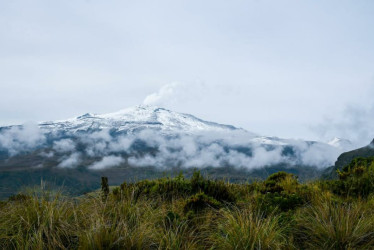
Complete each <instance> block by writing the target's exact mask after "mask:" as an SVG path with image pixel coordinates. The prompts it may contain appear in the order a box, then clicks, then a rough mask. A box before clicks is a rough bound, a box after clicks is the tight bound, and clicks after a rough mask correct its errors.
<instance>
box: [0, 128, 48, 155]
mask: <svg viewBox="0 0 374 250" xmlns="http://www.w3.org/2000/svg"><path fill="white" fill-rule="evenodd" d="M44 142H45V135H44V134H43V133H42V131H40V129H39V127H38V126H37V124H35V123H26V124H24V125H22V126H14V127H11V128H10V129H6V130H4V131H3V132H1V133H0V147H3V148H5V149H6V150H8V152H9V153H10V154H11V155H16V154H17V153H19V152H20V151H24V150H29V149H33V148H35V147H37V146H40V145H42V144H43V143H44Z"/></svg>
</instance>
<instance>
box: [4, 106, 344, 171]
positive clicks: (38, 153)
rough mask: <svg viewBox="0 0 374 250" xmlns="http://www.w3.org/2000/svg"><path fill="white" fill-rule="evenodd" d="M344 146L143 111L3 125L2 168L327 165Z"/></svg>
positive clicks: (167, 112) (154, 109)
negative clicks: (31, 161)
mask: <svg viewBox="0 0 374 250" xmlns="http://www.w3.org/2000/svg"><path fill="white" fill-rule="evenodd" d="M340 142H342V141H341V140H339V141H337V140H335V141H334V142H332V144H331V145H329V144H326V143H320V142H313V141H302V140H290V139H281V138H277V137H266V136H259V135H256V134H254V133H251V132H248V131H246V130H244V129H241V128H236V127H234V126H231V125H222V124H218V123H214V122H208V121H204V120H201V119H199V118H196V117H194V116H193V115H189V114H181V113H177V112H173V111H170V110H167V109H164V108H158V107H154V106H137V107H133V108H128V109H124V110H121V111H118V112H114V113H109V114H102V115H95V114H89V113H87V114H85V115H82V116H78V117H76V118H71V119H67V120H60V121H52V122H41V123H38V124H37V125H35V126H30V125H21V126H10V127H5V128H0V157H1V158H0V167H1V164H2V163H1V159H3V160H4V161H5V162H6V163H7V164H8V165H9V162H11V161H9V159H13V160H14V159H15V157H16V158H17V159H18V160H15V162H17V164H20V163H19V159H20V158H21V155H22V157H24V156H27V157H28V159H30V158H33V159H35V160H34V165H35V166H39V167H43V166H46V165H48V166H56V167H61V168H74V167H78V166H81V167H87V168H88V169H99V168H101V169H103V168H110V167H113V166H118V165H123V164H125V165H130V166H135V167H143V166H155V167H162V168H169V167H185V168H189V167H199V168H202V167H222V166H232V167H240V168H246V169H255V168H261V167H265V166H272V165H279V164H283V165H284V164H285V165H288V166H296V165H299V166H300V165H301V166H316V167H326V166H330V165H332V164H333V163H334V161H335V160H336V157H337V156H338V155H339V154H340V153H341V148H340V147H339V145H340V144H339V143H340ZM3 163H4V162H3ZM24 163H25V162H24ZM24 163H22V164H24ZM26 163H27V162H26Z"/></svg>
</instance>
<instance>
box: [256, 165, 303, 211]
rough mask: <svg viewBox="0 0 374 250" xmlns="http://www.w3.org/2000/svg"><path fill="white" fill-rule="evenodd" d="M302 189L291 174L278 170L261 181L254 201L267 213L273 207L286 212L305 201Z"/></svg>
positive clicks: (272, 209)
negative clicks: (258, 193)
mask: <svg viewBox="0 0 374 250" xmlns="http://www.w3.org/2000/svg"><path fill="white" fill-rule="evenodd" d="M303 191H304V190H303V188H302V186H301V185H300V184H299V183H298V181H297V178H296V177H295V176H294V175H293V174H289V173H286V172H278V173H275V174H272V175H270V176H269V177H268V179H266V180H265V181H264V182H263V184H262V186H261V187H260V195H258V197H257V201H256V203H257V205H258V207H259V209H260V210H261V211H263V212H265V213H267V214H269V213H271V212H273V211H274V210H275V209H279V210H281V211H282V212H286V211H289V210H293V209H295V208H297V207H299V206H301V205H302V204H304V203H305V197H304V196H303Z"/></svg>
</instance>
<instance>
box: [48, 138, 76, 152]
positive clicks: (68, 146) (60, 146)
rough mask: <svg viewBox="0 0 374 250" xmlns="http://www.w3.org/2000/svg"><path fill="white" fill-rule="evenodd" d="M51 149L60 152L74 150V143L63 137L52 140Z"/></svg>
mask: <svg viewBox="0 0 374 250" xmlns="http://www.w3.org/2000/svg"><path fill="white" fill-rule="evenodd" d="M53 149H54V150H56V151H57V152H60V153H66V152H71V151H74V149H75V143H74V142H73V141H72V140H70V139H63V140H60V141H55V142H53Z"/></svg>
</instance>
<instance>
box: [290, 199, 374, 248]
mask: <svg viewBox="0 0 374 250" xmlns="http://www.w3.org/2000/svg"><path fill="white" fill-rule="evenodd" d="M296 222H297V228H296V230H295V232H296V233H297V234H298V237H299V241H300V243H301V245H302V246H303V247H305V248H307V249H316V248H318V249H372V248H373V247H374V218H373V211H372V210H371V209H367V207H366V206H365V203H364V202H362V201H356V202H355V203H336V202H333V201H325V200H321V202H320V203H319V204H315V205H314V206H308V207H305V208H303V209H301V210H300V211H299V213H298V215H297V218H296Z"/></svg>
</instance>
